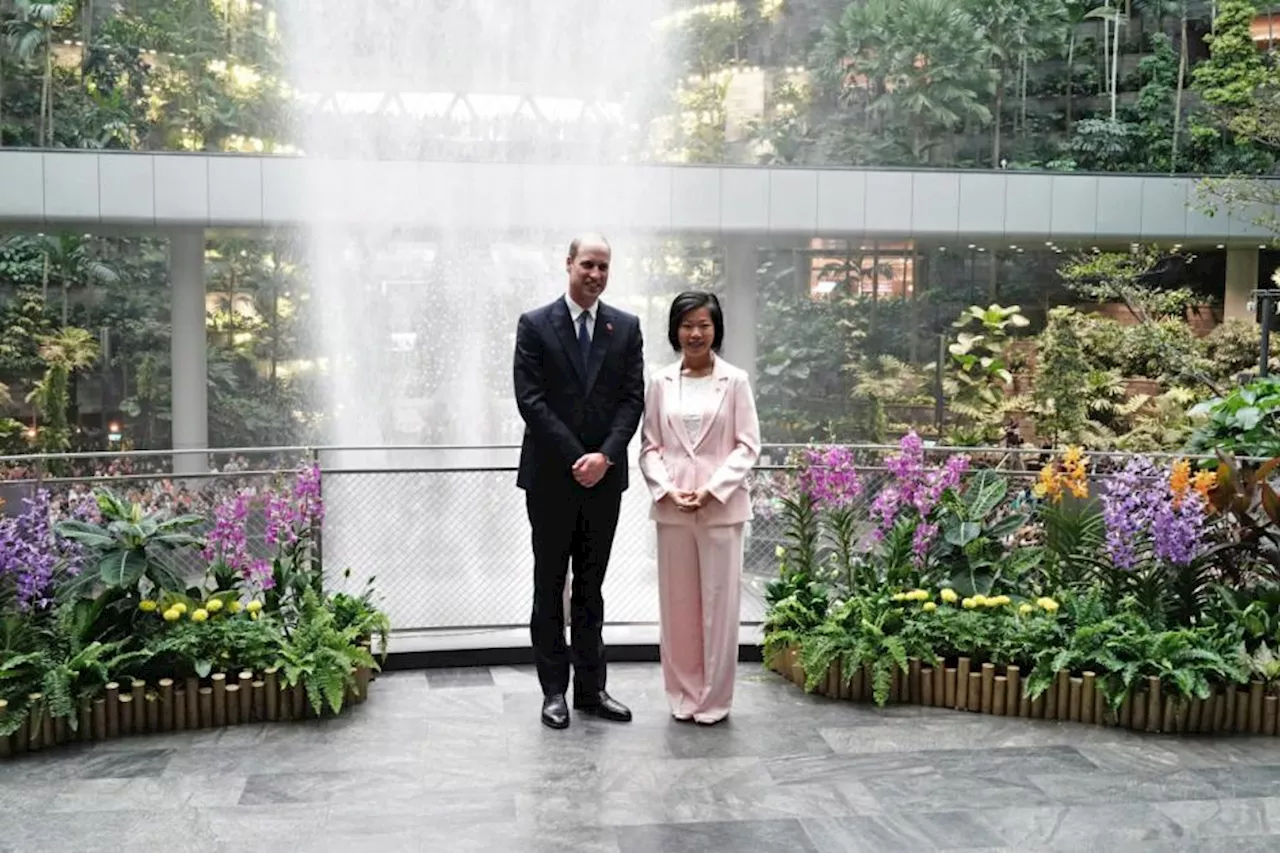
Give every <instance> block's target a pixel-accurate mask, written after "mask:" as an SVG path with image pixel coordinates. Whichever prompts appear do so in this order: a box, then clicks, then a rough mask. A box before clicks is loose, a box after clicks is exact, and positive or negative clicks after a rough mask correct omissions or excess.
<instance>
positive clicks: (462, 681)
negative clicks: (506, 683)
mask: <svg viewBox="0 0 1280 853" xmlns="http://www.w3.org/2000/svg"><path fill="white" fill-rule="evenodd" d="M427 686H428V687H430V688H431V689H432V690H444V689H452V688H458V687H493V686H494V681H493V674H492V673H490V672H489V668H488V667H483V666H477V667H460V668H458V669H429V670H427Z"/></svg>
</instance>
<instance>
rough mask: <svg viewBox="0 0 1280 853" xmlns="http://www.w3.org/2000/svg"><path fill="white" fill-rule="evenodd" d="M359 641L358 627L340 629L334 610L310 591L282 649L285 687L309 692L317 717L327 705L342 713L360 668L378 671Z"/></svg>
mask: <svg viewBox="0 0 1280 853" xmlns="http://www.w3.org/2000/svg"><path fill="white" fill-rule="evenodd" d="M359 638H360V631H359V628H358V627H356V626H352V625H348V626H347V627H345V628H339V627H338V626H337V623H336V619H335V617H334V613H333V611H332V610H330V609H328V608H327V607H324V606H322V604H321V602H320V598H319V596H318V595H317V594H316V593H315V591H314V590H307V593H306V596H305V598H304V599H303V603H302V611H301V613H300V617H299V621H298V625H297V627H296V628H295V629H294V630H293V631H292V632H291V633H290V634H289V636H288V637H287V638H286V639H285V641H284V644H283V646H282V648H281V650H280V668H281V671H282V672H283V673H284V681H285V684H286V685H288V686H291V687H292V686H296V685H299V684H301V685H302V686H303V687H304V688H305V689H306V691H307V701H308V702H309V703H310V704H311V709H312V710H313V711H314V712H315V713H316V714H317V715H319V714H320V713H321V711H322V710H323V709H324V707H325V706H326V705H327V706H328V707H329V709H330V710H331V711H333V713H335V714H337V713H339V712H340V711H341V710H342V703H343V699H344V698H345V696H346V693H347V690H348V688H353V687H355V686H356V676H355V670H356V668H357V667H368V668H369V669H377V668H378V664H377V662H376V661H375V660H374V659H373V656H372V655H370V654H369V651H368V650H367V649H365V648H363V647H361V646H358V645H356V642H357V640H359Z"/></svg>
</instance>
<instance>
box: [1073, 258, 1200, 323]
mask: <svg viewBox="0 0 1280 853" xmlns="http://www.w3.org/2000/svg"><path fill="white" fill-rule="evenodd" d="M1189 260H1190V259H1189V258H1186V257H1184V256H1182V255H1179V254H1177V253H1172V252H1169V251H1167V250H1163V249H1161V248H1160V247H1158V246H1142V247H1139V248H1138V249H1137V250H1135V251H1130V252H1080V253H1077V254H1076V255H1074V256H1072V258H1071V259H1070V260H1069V261H1068V262H1067V263H1066V264H1064V265H1063V266H1062V267H1061V268H1059V270H1058V275H1059V276H1061V278H1062V279H1063V281H1064V282H1066V284H1067V286H1068V287H1069V288H1070V289H1071V290H1072V291H1074V292H1075V293H1077V294H1079V295H1080V296H1082V297H1084V298H1086V299H1090V300H1093V301H1096V302H1123V303H1124V305H1125V307H1127V308H1128V309H1129V312H1130V313H1131V314H1132V315H1133V316H1134V318H1135V319H1137V320H1138V321H1139V322H1143V323H1147V322H1154V321H1156V320H1160V319H1162V318H1164V317H1178V318H1181V317H1182V316H1183V314H1184V312H1185V311H1186V308H1187V306H1188V305H1190V304H1192V302H1193V300H1194V297H1193V296H1192V294H1191V292H1190V291H1189V290H1164V289H1162V288H1160V287H1158V286H1157V285H1156V276H1157V275H1158V274H1159V273H1161V272H1163V271H1164V270H1165V269H1166V268H1167V267H1169V266H1171V265H1173V264H1177V263H1187V262H1188V261H1189Z"/></svg>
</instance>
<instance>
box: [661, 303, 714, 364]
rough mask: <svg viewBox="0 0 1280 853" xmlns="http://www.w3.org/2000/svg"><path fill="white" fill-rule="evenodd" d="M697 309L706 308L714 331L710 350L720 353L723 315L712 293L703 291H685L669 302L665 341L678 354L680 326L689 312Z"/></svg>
mask: <svg viewBox="0 0 1280 853" xmlns="http://www.w3.org/2000/svg"><path fill="white" fill-rule="evenodd" d="M699 308H706V309H708V310H709V311H710V312H711V325H712V327H713V328H714V329H715V330H716V338H715V340H714V341H712V343H711V349H712V350H713V351H715V352H720V346H721V345H722V344H723V343H724V314H723V313H722V312H721V311H720V300H719V299H717V298H716V295H715V294H714V293H707V292H706V291H705V290H686V291H685V292H684V293H682V294H680V295H679V296H677V297H676V298H675V299H674V300H673V301H672V302H671V320H670V322H669V323H668V324H667V340H668V341H670V342H671V348H672V349H673V350H675V351H676V352H680V324H681V323H683V322H684V318H685V316H686V315H687V314H688V313H689V312H690V311H697V310H698V309H699Z"/></svg>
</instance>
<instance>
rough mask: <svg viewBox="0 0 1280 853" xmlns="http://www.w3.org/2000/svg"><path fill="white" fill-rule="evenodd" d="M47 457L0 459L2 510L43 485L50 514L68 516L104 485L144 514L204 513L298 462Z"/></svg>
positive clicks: (267, 483)
mask: <svg viewBox="0 0 1280 853" xmlns="http://www.w3.org/2000/svg"><path fill="white" fill-rule="evenodd" d="M51 461H52V460H48V459H38V460H29V461H28V460H18V461H13V462H6V463H0V497H2V498H3V500H4V512H6V513H18V512H22V509H23V506H24V504H23V498H27V497H31V496H32V495H33V494H34V493H35V492H36V490H37V489H44V490H46V491H48V492H49V501H50V506H51V508H52V511H53V514H54V516H55V518H66V517H70V515H71V513H72V511H73V509H74V508H75V507H76V506H78V505H80V504H81V503H82V502H84V501H85V500H87V499H90V498H91V497H92V495H93V491H94V489H95V488H98V487H102V486H105V487H107V488H110V489H111V491H112V492H114V493H115V494H116V496H117V497H119V498H121V499H122V500H125V501H127V502H129V503H136V504H139V505H140V506H141V507H142V509H143V511H144V512H147V513H152V512H160V511H164V512H166V513H168V514H171V515H178V514H184V513H200V514H208V513H211V512H212V511H213V508H214V507H216V506H217V505H218V504H220V503H222V502H223V501H225V500H227V499H229V498H231V497H233V496H235V495H237V494H241V493H243V492H246V491H248V492H251V493H252V492H256V491H258V490H261V489H267V488H270V487H272V486H274V485H275V481H276V478H277V476H278V474H279V473H280V472H287V475H288V474H291V473H292V472H293V471H294V470H296V469H297V467H298V466H299V465H300V464H301V463H302V462H303V460H302V459H301V458H296V457H295V458H283V457H282V456H281V455H280V454H263V455H261V456H255V457H249V456H246V455H243V454H227V455H226V456H225V457H222V458H216V457H215V458H211V459H210V460H209V462H210V465H209V469H208V471H207V472H205V473H199V474H190V473H183V474H174V472H173V457H172V456H169V455H157V456H130V455H121V454H113V455H110V456H105V455H104V456H101V457H89V456H83V457H71V458H63V459H59V460H56V466H55V465H51V464H50V462H51Z"/></svg>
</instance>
